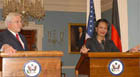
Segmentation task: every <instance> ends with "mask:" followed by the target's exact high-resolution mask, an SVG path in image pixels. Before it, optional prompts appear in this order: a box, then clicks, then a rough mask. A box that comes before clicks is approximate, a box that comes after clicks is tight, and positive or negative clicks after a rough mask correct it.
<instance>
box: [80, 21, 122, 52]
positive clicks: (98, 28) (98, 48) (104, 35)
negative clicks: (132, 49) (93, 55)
mask: <svg viewBox="0 0 140 77" xmlns="http://www.w3.org/2000/svg"><path fill="white" fill-rule="evenodd" d="M109 26H110V25H109V23H108V21H107V20H106V19H99V20H98V21H97V22H96V25H95V29H94V35H93V36H94V37H93V38H89V39H87V42H86V46H85V45H84V46H83V47H82V48H81V50H80V52H81V53H87V52H88V51H90V52H119V51H120V50H119V49H118V48H117V47H116V46H115V44H114V43H113V41H112V40H109V38H108V37H109V36H108V34H109V33H108V31H109Z"/></svg>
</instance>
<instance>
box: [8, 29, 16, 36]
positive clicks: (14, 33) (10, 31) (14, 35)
mask: <svg viewBox="0 0 140 77" xmlns="http://www.w3.org/2000/svg"><path fill="white" fill-rule="evenodd" d="M8 30H9V31H10V32H11V33H12V34H13V35H14V36H15V37H16V33H15V32H13V31H12V30H10V29H8ZM17 34H18V33H17Z"/></svg>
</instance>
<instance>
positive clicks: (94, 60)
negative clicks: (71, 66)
mask: <svg viewBox="0 0 140 77" xmlns="http://www.w3.org/2000/svg"><path fill="white" fill-rule="evenodd" d="M114 60H119V61H121V62H122V63H123V71H122V72H121V73H120V74H118V75H114V74H112V73H111V72H110V71H109V66H110V63H111V62H112V61H114ZM118 67H119V66H118ZM75 73H76V77H78V76H79V75H88V77H112V76H114V77H115V76H117V77H140V53H125V52H124V53H123V52H89V53H88V54H84V55H81V57H80V60H79V61H78V63H77V65H76V68H75Z"/></svg>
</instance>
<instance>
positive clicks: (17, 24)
mask: <svg viewBox="0 0 140 77" xmlns="http://www.w3.org/2000/svg"><path fill="white" fill-rule="evenodd" d="M21 28H22V21H21V17H20V16H16V17H14V18H13V19H12V20H11V22H10V24H9V25H8V29H10V30H12V31H13V32H15V33H18V32H20V31H21Z"/></svg>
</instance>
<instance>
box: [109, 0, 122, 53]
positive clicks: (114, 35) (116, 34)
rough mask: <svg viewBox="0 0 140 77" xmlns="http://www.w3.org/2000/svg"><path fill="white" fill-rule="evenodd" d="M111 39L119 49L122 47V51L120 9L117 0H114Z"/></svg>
mask: <svg viewBox="0 0 140 77" xmlns="http://www.w3.org/2000/svg"><path fill="white" fill-rule="evenodd" d="M111 40H113V42H114V44H115V45H116V47H117V48H118V49H120V51H122V45H121V34H120V22H119V11H118V2H117V0H113V9H112V26H111Z"/></svg>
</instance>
